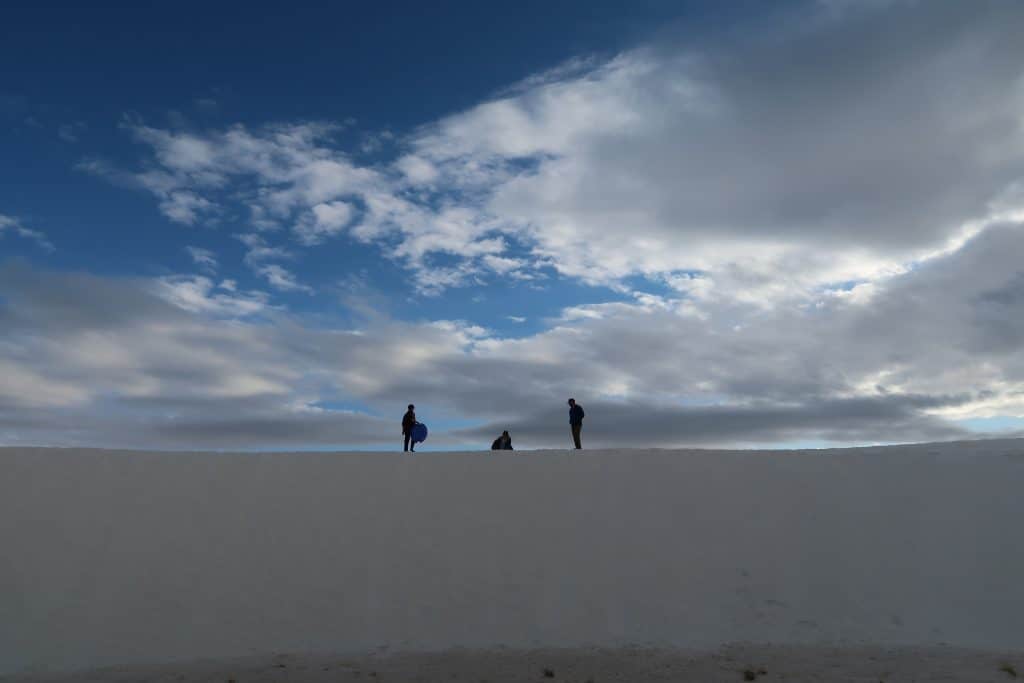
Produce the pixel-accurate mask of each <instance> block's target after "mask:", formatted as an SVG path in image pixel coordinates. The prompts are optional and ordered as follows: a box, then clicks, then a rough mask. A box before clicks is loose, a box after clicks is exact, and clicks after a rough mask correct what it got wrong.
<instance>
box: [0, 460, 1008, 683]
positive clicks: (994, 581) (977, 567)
mask: <svg viewBox="0 0 1024 683" xmlns="http://www.w3.org/2000/svg"><path fill="white" fill-rule="evenodd" d="M1022 492H1024V442H1021V441H992V442H966V443H959V444H930V445H922V446H913V447H899V448H872V449H862V450H849V451H825V452H806V451H804V452H754V451H751V452H735V451H732V452H727V451H717V452H716V451H604V452H596V451H586V452H584V453H582V454H577V453H566V452H557V453H556V452H535V453H513V454H492V453H490V452H487V453H447V454H436V453H429V454H428V453H424V454H422V455H420V454H417V455H414V456H406V455H401V454H325V453H313V454H290V455H289V454H209V453H133V452H110V451H87V450H52V449H41V450H32V449H17V448H15V449H0V549H2V551H3V552H2V555H0V675H5V674H17V673H24V672H28V671H34V672H42V671H62V670H63V671H70V670H79V671H81V670H87V669H94V668H97V667H104V666H124V665H132V666H134V665H135V664H137V663H141V664H146V663H154V664H156V663H159V662H169V661H196V660H200V659H214V660H217V661H221V662H223V661H226V660H229V659H231V658H235V657H239V656H248V655H260V654H266V653H277V652H329V653H353V652H355V653H358V652H371V651H374V650H375V649H376V648H378V647H380V646H387V647H389V648H390V650H389V651H392V652H395V651H445V650H449V649H450V648H453V647H466V648H472V649H475V650H476V651H478V652H485V651H490V650H491V649H492V648H494V647H502V646H503V647H508V648H517V649H519V650H522V649H529V648H536V647H541V648H566V647H568V648H578V647H581V646H584V645H587V646H589V645H595V646H600V647H604V648H609V649H610V650H612V651H617V649H621V648H623V647H628V646H629V645H630V644H634V643H645V644H652V645H657V646H659V647H665V648H684V649H687V650H703V651H708V650H713V649H715V648H718V647H721V646H722V645H723V644H727V643H734V642H757V643H772V644H774V645H776V646H808V645H813V644H815V643H821V642H827V643H844V644H847V645H850V644H858V643H874V644H876V645H878V646H880V647H899V648H906V647H914V646H925V647H927V646H934V645H938V644H941V643H947V644H949V645H952V646H954V647H960V648H982V649H994V650H1004V651H1016V652H1021V651H1024V609H1022V605H1024V543H1022V542H1021V538H1022V536H1021V521H1022V520H1024V495H1022ZM824 652H825V651H820V650H814V649H812V650H806V651H805V650H800V649H797V650H788V651H787V650H779V651H775V650H769V651H764V652H762V651H760V650H751V651H750V652H749V654H747V653H745V654H744V655H743V657H747V658H749V659H750V662H749V663H750V665H754V664H757V663H758V661H755V660H759V658H763V657H769V655H771V657H769V659H765V660H764V661H765V662H766V663H764V664H759V665H763V666H765V668H767V669H768V670H769V671H774V670H779V671H782V670H785V671H793V672H796V671H798V670H800V667H805V668H806V667H812V669H810V670H813V667H815V666H817V667H819V668H818V669H816V670H817V671H818V673H819V674H820V673H821V672H822V671H827V670H829V669H828V668H827V667H828V663H829V662H831V661H840V662H846V664H844V666H846V667H847V668H848V670H849V671H855V669H853V668H850V667H860V666H869V664H870V662H871V660H870V659H869V658H868V655H863V654H857V652H856V651H855V650H853V651H850V654H849V656H847V655H846V654H836V655H834V657H838V658H839V659H837V660H836V659H830V657H833V656H832V655H828V656H826V654H823V653H824ZM772 653H775V654H772ZM779 653H782V654H779ZM787 653H788V654H787ZM808 653H809V654H808ZM546 656H547V655H546ZM550 656H552V657H555V658H556V659H557V662H561V663H559V664H557V668H559V669H563V670H566V671H567V670H568V662H569V661H571V660H572V658H573V657H578V656H579V655H578V654H572V653H566V652H562V653H553V654H551V655H550ZM595 656H597V655H595ZM601 656H604V655H601ZM895 656H896V658H897V660H898V661H895V660H894V662H893V663H892V664H885V666H891V667H897V666H900V667H906V669H905V670H907V671H913V670H914V667H915V666H917V667H927V666H934V667H938V669H936V670H942V669H943V667H954V668H949V669H948V670H950V671H954V670H956V669H955V667H959V666H961V664H960V663H957V662H960V660H961V659H962V660H963V662H964V663H963V664H962V665H963V666H968V665H970V666H977V667H978V668H976V669H975V671H977V672H981V673H979V674H978V676H981V675H982V673H984V672H988V671H989V670H990V669H991V668H992V662H991V661H990V660H989V659H986V658H984V657H982V658H980V659H974V658H972V657H966V658H960V659H957V658H958V657H960V656H959V655H956V656H955V657H954V655H952V654H950V653H949V652H947V651H944V650H939V651H932V650H929V651H926V652H924V653H923V654H922V653H921V652H916V651H910V650H900V652H899V653H897V654H896V655H895ZM474 657H476V659H474ZM531 657H532V658H531ZM607 657H608V660H607V662H605V663H602V662H598V664H595V665H594V666H596V667H597V668H596V669H595V671H596V670H605V671H606V672H609V673H610V672H611V671H612V670H613V668H609V667H612V666H613V665H612V664H611V663H609V662H619V664H615V666H622V667H628V666H633V665H636V666H649V664H648V663H647V662H648V658H646V657H641V658H636V657H632V658H631V657H625V658H622V655H621V654H612V655H607ZM743 657H741V659H742V658H743ZM949 657H954V659H955V660H956V661H947V660H949ZM463 658H464V659H465V661H462V660H461V659H459V658H458V657H456V658H455V659H452V656H451V655H448V656H447V658H443V659H441V660H438V661H441V662H448V663H451V665H452V666H455V667H456V668H455V670H456V671H457V670H459V667H470V668H472V667H479V670H480V671H484V670H485V669H487V667H488V666H490V664H488V662H492V661H506V660H503V659H500V658H499V660H495V659H494V655H492V654H486V655H471V654H468V653H467V654H465V655H463ZM535 660H536V656H524V655H521V654H509V655H508V659H507V664H502V665H501V666H500V667H496V668H495V669H494V671H492V672H491V673H483V674H481V675H480V678H487V679H488V680H528V679H513V678H506V679H501V678H499V677H498V676H499V673H500V672H501V671H505V669H503V668H502V667H508V668H507V675H508V676H518V675H520V673H517V672H523V671H528V670H529V669H530V667H534V668H536V662H535ZM417 661H418V660H417ZM422 661H431V660H430V659H429V658H427V659H425V660H422ZM652 661H656V660H652ZM675 661H676V662H677V665H678V666H683V662H684V661H685V658H684V659H677V660H675ZM716 661H717V660H709V659H706V658H705V659H698V660H696V661H695V662H694V663H693V664H692V666H718V665H719V664H720V663H721V662H718V663H717V664H716V663H714V662H716ZM403 662H405V663H403ZM474 662H476V663H474ZM630 662H633V663H634V664H630ZM636 662H640V664H635V663H636ZM701 662H703V663H701ZM928 662H933V664H929V663H928ZM943 662H944V663H943ZM448 665H449V664H447V663H446V664H444V666H448ZM218 666H219V665H218ZM233 666H235V665H232V667H233ZM237 666H243V664H237ZM258 666H262V664H260V665H258ZM388 666H395V667H399V669H401V667H403V666H404V667H406V669H404V670H405V671H407V672H411V671H413V670H414V669H416V668H417V667H418V666H419V665H418V664H416V663H415V662H414V661H413V660H395V661H394V662H392V663H391V664H389V665H388ZM687 666H690V665H687ZM730 666H731V664H730ZM872 666H873V665H872ZM880 666H881V665H880ZM232 667H228V668H232ZM382 667H383V664H382ZM821 667H825V668H821ZM314 668H315V667H314ZM167 670H168V671H170V669H167ZM224 671H226V669H223V668H221V669H218V670H217V672H216V674H215V675H216V676H220V675H221V674H222V673H223V672H224ZM466 671H469V669H466ZM622 671H629V670H628V669H622ZM697 671H699V669H697ZM871 671H872V672H873V671H874V669H871ZM309 673H310V675H312V674H313V673H315V672H314V671H313V669H310V672H309ZM132 675H135V674H131V675H129V678H130V677H131V676H132ZM211 675H214V674H211ZM239 675H241V674H239ZM247 675H249V674H247ZM395 675H398V674H397V673H396V674H395ZM466 675H467V676H468V675H469V674H468V673H467V674H466ZM473 675H474V676H475V675H476V674H473ZM501 675H506V674H501ZM523 675H525V674H523ZM622 675H623V676H627V677H628V676H634V677H636V676H639V675H640V674H638V673H635V672H634V673H623V674H622ZM650 675H653V674H650ZM865 675H866V674H865ZM871 675H872V676H874V675H875V673H871ZM984 675H989V674H988V673H984ZM993 675H994V674H993ZM1002 675H1003V676H1006V677H1007V678H1009V675H1008V674H1002ZM849 676H850V678H847V679H844V680H858V679H857V678H856V675H855V674H853V673H851V674H849ZM634 679H635V678H634ZM210 680H216V679H210ZM223 680H226V678H225V679H223ZM267 680H270V679H267ZM274 680H283V679H274ZM295 680H305V679H295ZM310 680H313V679H310ZM397 680H402V679H401V678H398V679H397ZM477 680H479V679H477ZM635 680H639V679H635ZM794 680H799V679H794ZM818 680H824V679H818ZM864 680H873V679H864ZM961 680H964V679H961ZM970 680H988V679H985V678H982V677H974V678H970Z"/></svg>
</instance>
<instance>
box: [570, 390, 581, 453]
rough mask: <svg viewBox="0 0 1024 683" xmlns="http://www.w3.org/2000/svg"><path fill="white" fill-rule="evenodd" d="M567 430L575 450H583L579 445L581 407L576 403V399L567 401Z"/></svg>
mask: <svg viewBox="0 0 1024 683" xmlns="http://www.w3.org/2000/svg"><path fill="white" fill-rule="evenodd" d="M569 428H570V429H571V430H572V441H573V443H574V444H576V448H577V449H579V448H583V446H582V445H581V444H580V430H581V429H583V406H581V405H579V404H578V403H576V399H574V398H570V399H569Z"/></svg>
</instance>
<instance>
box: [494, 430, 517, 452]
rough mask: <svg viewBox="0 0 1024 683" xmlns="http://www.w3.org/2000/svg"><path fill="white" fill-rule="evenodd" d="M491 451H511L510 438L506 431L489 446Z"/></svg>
mask: <svg viewBox="0 0 1024 683" xmlns="http://www.w3.org/2000/svg"><path fill="white" fill-rule="evenodd" d="M491 450H492V451H511V450H512V437H511V436H509V435H508V430H507V429H506V430H505V431H503V432H502V433H501V436H499V437H498V438H497V439H495V440H494V443H492V444H491Z"/></svg>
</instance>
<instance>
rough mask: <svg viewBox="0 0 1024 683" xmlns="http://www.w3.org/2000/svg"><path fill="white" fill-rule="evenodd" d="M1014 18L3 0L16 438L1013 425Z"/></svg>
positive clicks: (167, 443)
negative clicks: (575, 421)
mask: <svg viewBox="0 0 1024 683" xmlns="http://www.w3.org/2000/svg"><path fill="white" fill-rule="evenodd" d="M1022 21H1024V18H1022V12H1021V10H1020V7H1019V5H1017V4H1015V3H1012V2H999V1H993V2H983V3H979V4H978V5H975V6H973V8H972V9H967V8H965V7H964V6H962V5H959V4H958V3H947V2H937V3H916V2H909V3H889V2H875V1H864V2H856V1H845V0H830V1H821V2H789V3H780V4H774V5H773V6H772V7H771V9H770V10H769V9H766V6H765V4H764V3H754V2H737V3H712V2H685V3H680V2H640V3H630V4H629V5H628V6H627V5H625V4H623V3H603V2H602V3H517V4H515V5H509V6H506V7H501V6H491V5H485V4H480V3H444V4H441V5H437V6H430V7H425V6H422V5H420V4H414V3H405V4H390V5H387V4H385V5H375V6H374V7H362V6H356V5H352V6H349V5H346V4H340V3H315V4H313V3H290V4H287V5H286V4H277V5H269V6H261V7H260V10H259V12H253V11H252V9H251V7H249V6H246V5H233V4H228V3H218V4H217V5H216V7H212V8H211V7H210V6H208V5H206V4H200V3H184V4H177V5H175V6H174V8H173V9H171V8H158V7H140V6H136V5H133V4H128V3H124V4H121V5H119V6H113V5H108V6H104V7H100V8H95V7H90V8H86V7H83V6H80V5H78V4H65V5H58V4H53V3H33V4H31V5H29V4H27V3H26V4H21V5H19V6H14V7H6V8H5V9H4V10H3V16H2V21H0V26H2V28H0V59H2V61H3V63H5V64H13V65H16V66H17V68H14V69H9V70H6V71H5V73H4V75H3V77H2V80H0V148H2V149H3V155H2V159H0V269H3V277H2V278H0V284H2V285H3V288H2V289H0V319H2V320H3V321H5V322H6V323H7V325H6V328H5V331H4V332H0V367H4V368H5V369H7V377H6V378H5V379H2V380H0V442H8V443H61V444H64V443H88V444H95V445H131V446H139V445H155V446H160V447H174V448H186V447H201V448H202V447H216V448H231V447H238V448H262V447H275V448H276V447H295V448H313V447H316V448H329V447H342V446H360V447H372V448H383V447H389V445H388V444H389V440H390V436H391V435H390V434H389V433H388V431H389V430H390V431H393V429H390V427H388V426H386V425H390V424H391V423H392V422H394V421H395V420H396V419H397V418H396V417H395V415H394V414H393V413H395V412H396V410H397V412H398V415H399V416H400V413H401V406H403V405H404V404H405V403H406V402H408V401H414V402H416V403H417V404H418V405H420V406H422V408H421V410H426V411H428V412H427V413H426V414H427V415H430V416H431V420H430V423H431V425H432V427H434V428H435V434H436V435H437V438H436V440H435V439H433V438H432V443H436V444H438V446H439V447H440V446H445V447H459V448H471V447H475V445H476V444H477V443H478V442H479V443H484V442H488V439H487V438H486V437H487V435H488V434H490V432H491V431H494V430H498V431H500V429H501V428H503V427H505V426H511V427H512V428H513V429H515V430H517V432H516V433H517V434H520V435H521V437H522V438H519V439H517V442H518V443H524V444H526V445H529V446H547V445H560V444H562V441H564V440H565V439H567V437H565V436H564V435H563V434H562V432H563V431H566V430H564V428H563V425H562V424H561V423H562V422H563V420H562V418H563V417H564V416H563V415H562V412H564V410H563V406H564V399H565V396H567V395H569V394H574V395H577V396H578V397H580V399H581V401H583V402H585V403H586V404H587V405H590V406H593V408H594V409H592V410H588V414H590V415H595V416H597V419H593V420H592V424H594V428H592V429H589V430H588V432H589V433H590V434H592V435H593V439H594V440H593V441H592V442H591V443H595V444H597V445H601V444H604V445H623V444H628V445H659V446H663V445H708V444H711V445H772V444H776V445H778V444H783V445H787V444H799V443H822V444H832V443H841V444H846V443H852V444H855V443H878V442H894V441H908V440H922V439H931V438H960V437H964V436H970V435H972V434H977V433H992V432H995V433H1012V432H1014V431H1015V430H1017V429H1019V428H1020V424H1021V421H1020V417H1019V416H1020V415H1024V402H1022V401H1021V400H1020V399H1019V398H1018V396H1020V395H1024V384H1021V383H1022V382H1024V377H1020V376H1019V371H1020V367H1021V365H1022V363H1021V358H1020V355H1019V352H1018V350H1017V349H1018V345H1017V344H1018V341H1019V340H1020V339H1021V333H1020V331H1019V330H1018V328H1017V327H1016V326H1015V323H1013V322H1012V320H1013V319H1015V317H1016V316H1017V313H1019V311H1018V308H1019V306H1020V305H1021V302H1022V301H1024V298H1022V297H1020V296H1018V295H1017V292H1018V291H1019V288H1020V287H1021V284H1020V283H1021V280H1020V278H1019V277H1018V275H1017V272H1018V271H1017V270H1016V267H1015V265H1014V262H1013V261H1012V260H1009V261H1004V259H1005V257H1004V256H1003V253H1004V252H1006V251H1010V252H1012V250H1013V249H1014V248H1016V246H1017V240H1019V239H1020V237H1019V230H1018V229H1017V225H1018V222H1019V221H1020V220H1021V213H1020V209H1019V208H1018V207H1019V206H1020V201H1021V200H1020V197H1021V196H1022V195H1021V192H1020V190H1019V188H1020V187H1021V186H1022V183H1024V145H1021V144H1020V142H1021V140H1024V136H1022V134H1021V130H1020V128H1021V123H1020V121H1021V117H1022V116H1024V114H1022V111H1024V109H1022V108H1021V103H1022V102H1024V97H1022V96H1021V85H1020V84H1021V83H1022V82H1024V81H1022V78H1024V70H1022V69H1021V66H1020V65H1021V64H1022V63H1024V61H1022V57H1024V53H1022V50H1021V48H1020V47H1019V45H1018V44H1017V43H1018V42H1019V41H1016V40H1015V38H1014V37H1013V35H1014V34H1013V33H1012V30H1013V29H1014V28H1015V27H1018V26H1020V25H1021V22H1022ZM909 27H913V31H910V32H908V28H909ZM950 283H955V284H950ZM951 287H952V288H953V292H954V293H950V292H949V291H946V290H947V289H949V288H951ZM122 296H123V297H124V299H123V300H121V298H120V297H122ZM950 297H952V298H953V299H952V300H950ZM922 301H925V302H926V304H925V303H922ZM69 311H73V314H72V313H69ZM90 316H92V317H90ZM62 349H64V350H65V351H63V352H62V351H61V350H62ZM68 349H73V351H71V352H68V351H67V350H68ZM1018 387H1020V388H1018ZM421 414H422V412H421ZM168 420H170V421H171V422H172V423H173V424H174V425H178V427H177V428H171V427H168V426H167V421H168ZM129 423H130V424H131V425H132V427H131V429H123V428H119V425H121V426H123V425H125V424H129ZM254 425H259V426H260V429H256V428H254ZM260 434H263V436H262V437H260V436H259V435H260ZM261 438H262V439H263V440H262V441H261V440H260V439H261Z"/></svg>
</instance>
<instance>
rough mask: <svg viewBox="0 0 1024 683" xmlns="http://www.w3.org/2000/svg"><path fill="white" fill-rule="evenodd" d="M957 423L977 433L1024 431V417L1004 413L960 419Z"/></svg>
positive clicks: (1013, 432) (991, 433)
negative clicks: (996, 415) (995, 415)
mask: <svg viewBox="0 0 1024 683" xmlns="http://www.w3.org/2000/svg"><path fill="white" fill-rule="evenodd" d="M957 424H959V425H960V426H961V427H964V428H966V429H969V430H971V431H972V432H975V433H977V434H986V435H993V434H1003V433H1005V434H1016V433H1020V432H1024V417H1014V416H1010V415H1003V416H998V417H975V418H970V419H967V420H958V421H957Z"/></svg>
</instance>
